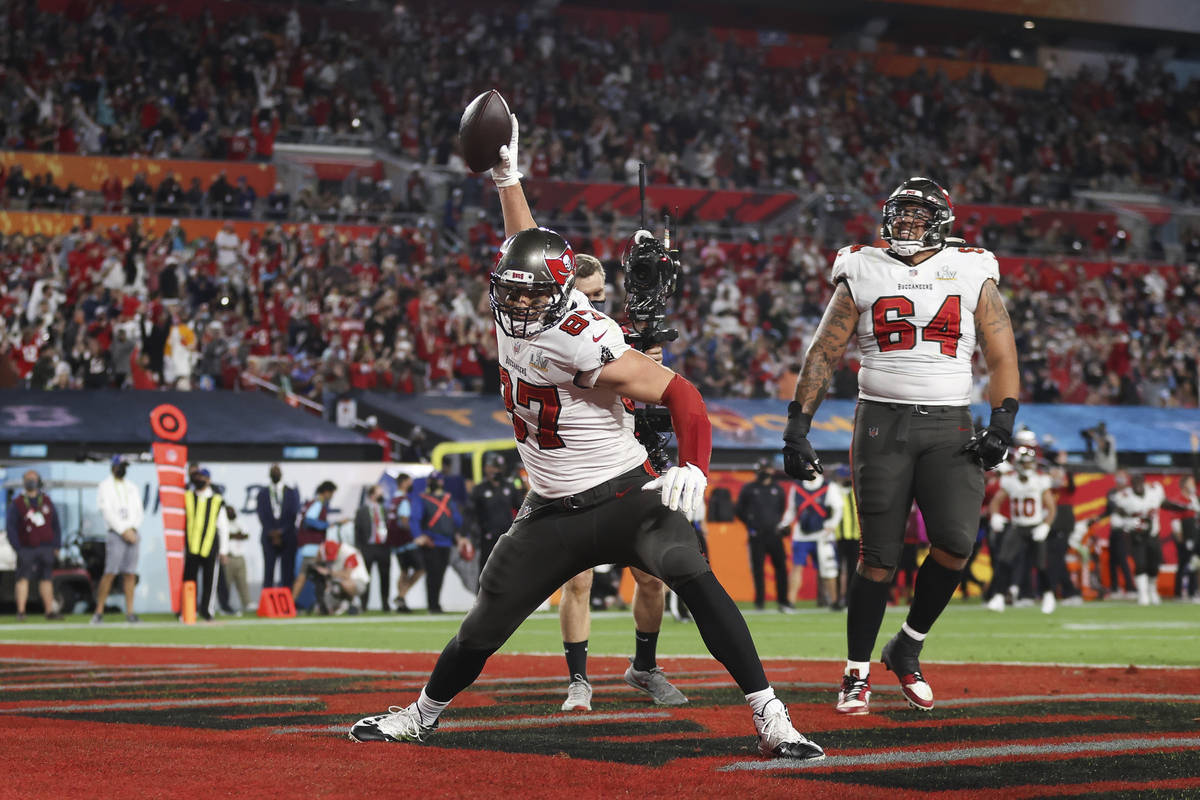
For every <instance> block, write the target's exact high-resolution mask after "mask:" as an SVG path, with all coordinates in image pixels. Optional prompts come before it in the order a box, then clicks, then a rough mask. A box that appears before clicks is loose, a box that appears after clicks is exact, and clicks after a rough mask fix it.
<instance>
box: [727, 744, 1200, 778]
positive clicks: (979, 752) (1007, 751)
mask: <svg viewBox="0 0 1200 800" xmlns="http://www.w3.org/2000/svg"><path fill="white" fill-rule="evenodd" d="M1165 747H1200V737H1197V736H1173V737H1170V738H1155V737H1145V738H1129V739H1109V740H1106V741H1103V742H1063V743H1061V744H1032V745H1004V746H999V747H956V748H954V749H952V750H918V751H915V752H914V751H895V750H893V751H889V752H885V753H864V754H862V755H857V756H826V757H825V760H823V761H800V760H798V759H791V758H781V759H776V760H775V761H738V762H736V763H733V764H729V765H727V766H724V767H721V768H720V770H719V771H720V772H737V771H745V770H750V771H760V772H761V771H782V770H794V769H808V768H813V767H816V768H819V769H825V768H828V767H860V766H881V767H886V766H896V765H901V764H944V763H950V762H955V761H971V760H974V759H979V758H990V759H1000V758H1012V757H1014V756H1043V755H1053V754H1056V753H1069V754H1081V753H1108V752H1114V751H1123V750H1161V749H1163V748H1165Z"/></svg>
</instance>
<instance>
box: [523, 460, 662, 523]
mask: <svg viewBox="0 0 1200 800" xmlns="http://www.w3.org/2000/svg"><path fill="white" fill-rule="evenodd" d="M648 477H652V473H651V472H649V470H647V469H646V465H645V464H639V465H638V466H636V467H634V468H633V469H631V470H629V471H628V472H622V473H621V474H620V475H618V476H617V477H615V478H610V479H609V480H606V481H604V483H600V484H597V485H595V486H593V487H592V488H590V489H584V490H583V491H582V492H577V493H576V494H569V495H567V496H566V497H542V496H541V495H539V494H538V493H537V492H530V493H529V494H527V495H526V496H525V502H526V504H527V505H528V506H529V513H530V514H532V513H536V512H538V511H542V510H554V511H560V512H561V511H579V510H581V509H585V508H591V507H592V506H598V505H600V504H601V503H603V502H605V501H607V500H611V499H612V498H613V497H615V496H616V494H617V492H619V491H621V490H622V489H625V488H628V487H629V486H632V485H635V484H639V483H641V482H644V481H645V480H646V479H647V478H648ZM522 516H524V515H522Z"/></svg>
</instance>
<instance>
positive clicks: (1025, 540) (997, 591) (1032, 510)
mask: <svg viewBox="0 0 1200 800" xmlns="http://www.w3.org/2000/svg"><path fill="white" fill-rule="evenodd" d="M1022 433H1024V431H1022ZM1034 441H1035V442H1036V438H1035V440H1034ZM1013 460H1014V462H1015V464H1014V467H1015V468H1014V469H1013V470H1012V471H1011V472H1009V473H1008V474H1006V475H1003V476H1001V478H1000V490H999V491H997V492H996V495H995V496H994V497H993V498H992V505H991V508H990V511H991V516H990V524H991V528H992V531H993V532H994V533H996V534H999V533H1000V532H1001V531H1004V530H1005V528H1006V527H1008V525H1009V523H1010V522H1011V524H1012V528H1011V529H1010V530H1008V532H1007V533H1006V534H1005V535H1004V537H1003V538H1002V539H1001V540H1000V541H1001V544H1000V551H999V553H998V554H997V556H996V564H995V574H994V575H993V577H992V591H993V594H992V597H991V599H990V600H988V603H987V607H988V608H989V609H990V610H992V611H1003V610H1004V595H1005V593H1006V592H1008V593H1009V594H1012V595H1014V596H1015V594H1016V589H1017V585H1018V577H1019V576H1018V575H1017V572H1018V569H1017V565H1018V564H1022V565H1024V566H1025V567H1030V566H1032V567H1033V568H1034V569H1035V570H1036V572H1037V585H1038V588H1039V589H1040V590H1041V592H1042V612H1043V613H1046V614H1050V613H1052V612H1053V611H1054V606H1055V599H1054V583H1053V582H1052V581H1051V580H1050V576H1049V572H1048V571H1047V561H1046V539H1047V537H1048V536H1049V535H1050V523H1051V522H1052V521H1053V520H1054V515H1055V513H1056V501H1055V496H1054V486H1053V481H1052V480H1051V478H1050V474H1049V473H1048V472H1046V471H1045V470H1042V469H1041V468H1040V467H1039V465H1038V457H1037V451H1036V450H1034V449H1033V448H1032V447H1030V446H1028V445H1027V444H1026V445H1022V446H1020V447H1018V448H1017V452H1016V454H1015V456H1014V459H1013ZM1001 509H1006V510H1007V511H1008V515H1007V517H1006V516H1005V515H1004V514H1002V513H1001Z"/></svg>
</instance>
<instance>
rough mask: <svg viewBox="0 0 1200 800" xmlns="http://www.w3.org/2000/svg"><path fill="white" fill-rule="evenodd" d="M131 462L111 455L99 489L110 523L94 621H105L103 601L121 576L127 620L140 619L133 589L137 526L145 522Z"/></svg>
mask: <svg viewBox="0 0 1200 800" xmlns="http://www.w3.org/2000/svg"><path fill="white" fill-rule="evenodd" d="M128 469H129V462H128V461H126V460H125V457H124V456H122V455H115V456H113V458H112V474H111V475H109V476H108V477H107V478H105V479H104V480H102V481H100V485H99V486H98V487H97V488H96V507H97V508H98V509H99V511H100V516H101V517H103V518H104V522H105V524H106V525H107V526H108V535H107V539H106V542H105V549H104V576H103V577H101V578H100V588H99V589H97V591H96V613H94V614H93V615H92V624H93V625H98V624H100V623H101V622H103V621H104V604H105V603H106V602H107V601H108V593H109V591H111V590H112V585H113V580H114V579H115V578H116V577H117V575H121V576H123V577H122V583H121V588H122V589H123V590H124V592H125V620H126V621H127V622H139V621H140V620H139V619H138V616H137V614H135V613H134V612H133V590H134V588H135V587H136V586H137V565H138V544H139V542H140V541H141V537H140V536H138V528H139V527H141V525H142V515H143V508H142V493H141V491H140V490H139V488H138V487H137V486H136V485H135V484H134V483H133V482H132V481H129V480H126V478H125V473H126V472H127V471H128Z"/></svg>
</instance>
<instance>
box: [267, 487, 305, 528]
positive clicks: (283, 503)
mask: <svg viewBox="0 0 1200 800" xmlns="http://www.w3.org/2000/svg"><path fill="white" fill-rule="evenodd" d="M299 515H300V492H298V491H296V487H294V486H284V487H283V494H282V496H281V497H280V498H279V516H278V517H277V516H275V515H274V513H272V510H271V487H270V486H264V487H262V488H261V489H259V490H258V521H259V522H260V523H261V524H262V532H263V535H264V536H265V535H266V533H267V531H270V530H274V529H276V528H279V529H280V530H281V531H283V535H284V536H294V535H295V533H296V517H297V516H299Z"/></svg>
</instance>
